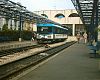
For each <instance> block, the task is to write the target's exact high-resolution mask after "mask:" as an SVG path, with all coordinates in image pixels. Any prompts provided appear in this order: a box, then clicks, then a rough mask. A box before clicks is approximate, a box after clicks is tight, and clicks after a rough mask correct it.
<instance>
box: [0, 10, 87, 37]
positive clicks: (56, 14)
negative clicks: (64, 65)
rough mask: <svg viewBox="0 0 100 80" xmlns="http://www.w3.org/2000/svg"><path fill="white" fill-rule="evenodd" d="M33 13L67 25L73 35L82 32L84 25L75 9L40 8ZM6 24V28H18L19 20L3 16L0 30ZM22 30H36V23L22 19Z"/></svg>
mask: <svg viewBox="0 0 100 80" xmlns="http://www.w3.org/2000/svg"><path fill="white" fill-rule="evenodd" d="M34 13H36V14H38V15H41V16H44V17H46V18H48V19H50V20H52V21H55V22H57V23H60V24H62V25H64V27H69V28H70V30H71V34H70V35H73V36H75V35H76V34H77V32H84V31H85V29H84V28H85V27H84V25H83V23H82V21H81V19H80V17H79V15H78V13H77V11H76V10H75V9H67V10H41V11H34ZM6 23H7V24H8V29H10V28H12V29H13V30H14V29H16V30H18V27H19V21H15V20H11V19H9V20H8V22H7V20H6V19H5V18H2V17H1V18H0V30H2V26H3V25H4V24H6ZM22 28H23V30H33V31H36V23H35V22H34V21H33V23H32V22H27V21H24V23H23V27H22Z"/></svg>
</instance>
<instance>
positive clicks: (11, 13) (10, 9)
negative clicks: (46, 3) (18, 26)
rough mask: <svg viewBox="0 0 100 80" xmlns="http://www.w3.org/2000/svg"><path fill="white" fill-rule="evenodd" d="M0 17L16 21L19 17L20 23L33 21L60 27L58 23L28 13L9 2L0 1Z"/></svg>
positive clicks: (23, 8) (19, 5)
mask: <svg viewBox="0 0 100 80" xmlns="http://www.w3.org/2000/svg"><path fill="white" fill-rule="evenodd" d="M0 17H3V18H7V19H14V20H18V21H19V20H20V17H21V21H30V22H33V21H35V22H36V23H53V24H58V25H60V24H59V23H56V22H54V21H52V20H49V19H47V18H45V17H43V16H40V15H37V14H35V13H33V12H31V11H28V10H27V9H26V7H25V6H22V5H21V4H20V3H15V2H12V1H10V0H0Z"/></svg>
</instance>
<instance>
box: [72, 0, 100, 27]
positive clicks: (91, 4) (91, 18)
mask: <svg viewBox="0 0 100 80" xmlns="http://www.w3.org/2000/svg"><path fill="white" fill-rule="evenodd" d="M72 2H73V4H74V6H75V8H76V10H77V12H78V13H79V15H80V17H81V19H82V21H83V23H84V24H85V25H86V26H88V25H91V24H94V25H95V26H97V23H98V21H100V19H99V18H100V1H99V0H72Z"/></svg>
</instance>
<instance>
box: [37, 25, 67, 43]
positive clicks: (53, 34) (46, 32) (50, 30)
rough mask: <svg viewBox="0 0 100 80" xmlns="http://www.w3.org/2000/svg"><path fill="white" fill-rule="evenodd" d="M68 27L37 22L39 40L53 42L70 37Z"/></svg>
mask: <svg viewBox="0 0 100 80" xmlns="http://www.w3.org/2000/svg"><path fill="white" fill-rule="evenodd" d="M67 33H68V29H67V28H64V27H62V26H59V25H55V24H37V41H38V42H40V43H51V42H57V41H64V40H66V39H67V38H68V35H67Z"/></svg>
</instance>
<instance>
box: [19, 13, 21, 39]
mask: <svg viewBox="0 0 100 80" xmlns="http://www.w3.org/2000/svg"><path fill="white" fill-rule="evenodd" d="M21 31H22V16H21V13H20V17H19V41H22V35H21Z"/></svg>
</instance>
